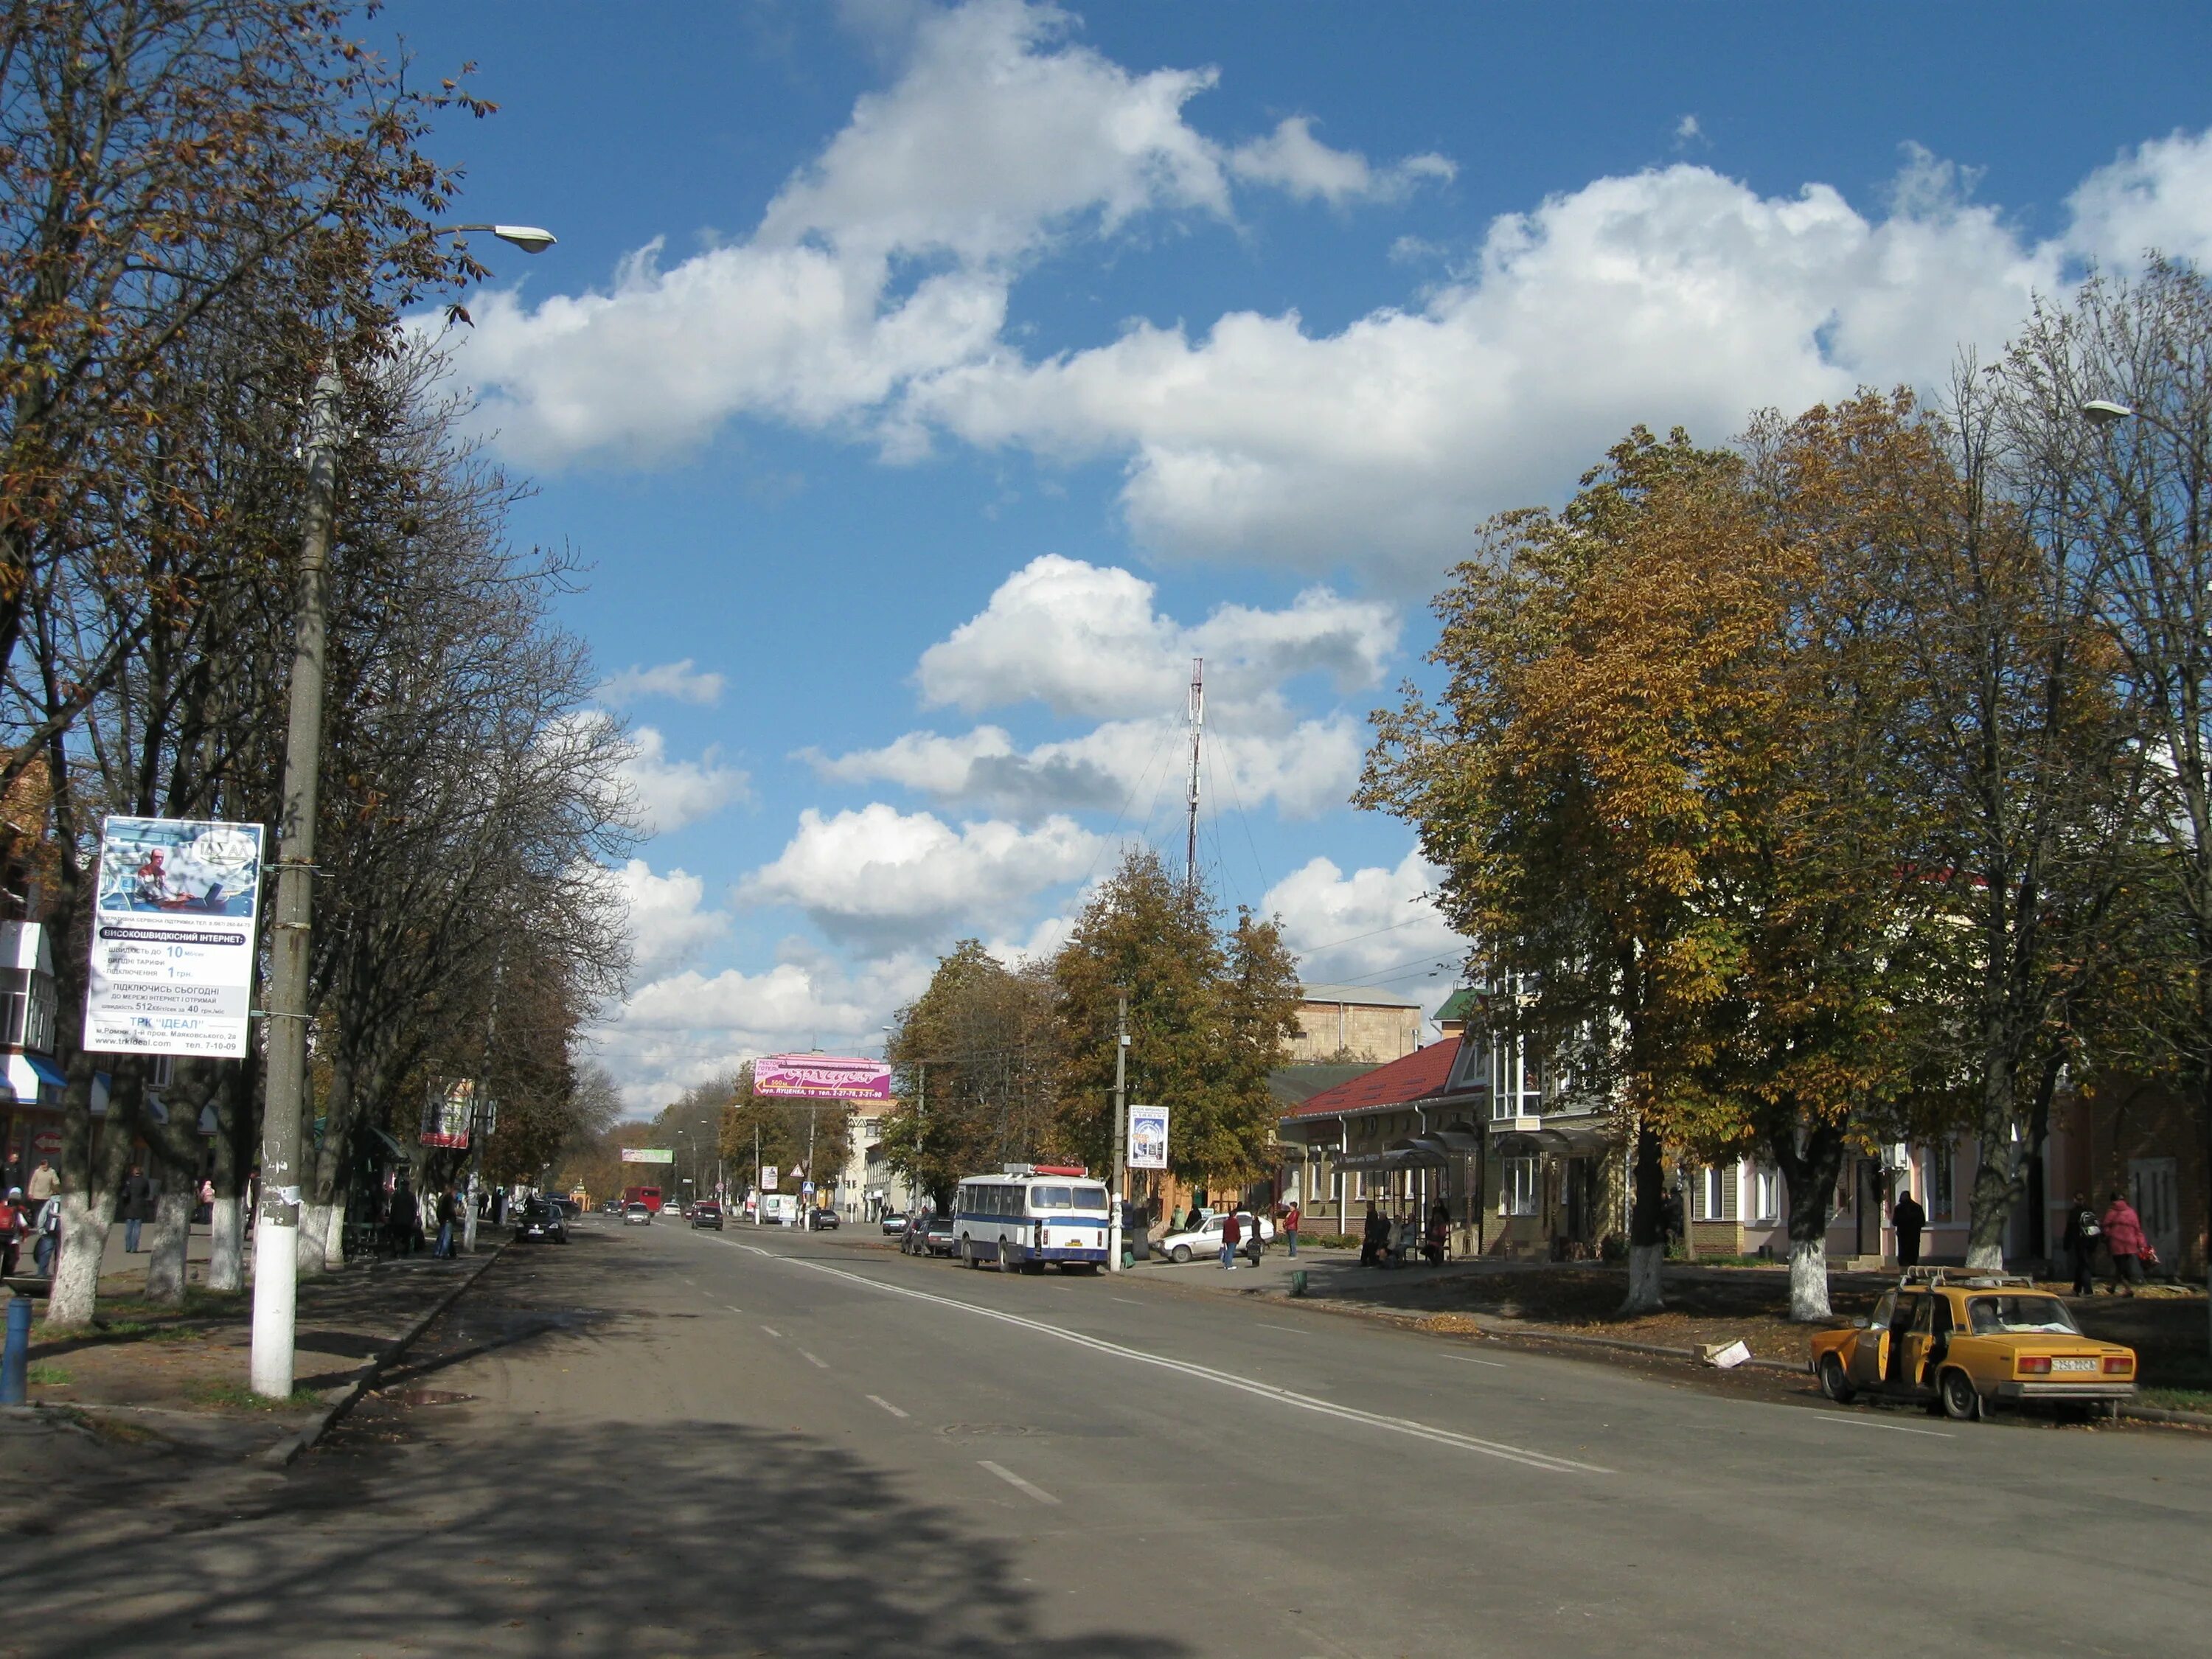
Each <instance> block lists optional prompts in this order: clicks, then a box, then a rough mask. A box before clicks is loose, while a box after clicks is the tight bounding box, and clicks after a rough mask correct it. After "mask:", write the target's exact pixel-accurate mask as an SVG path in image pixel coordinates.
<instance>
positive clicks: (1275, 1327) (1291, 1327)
mask: <svg viewBox="0 0 2212 1659" xmlns="http://www.w3.org/2000/svg"><path fill="white" fill-rule="evenodd" d="M1255 1324H1257V1325H1258V1326H1259V1327H1260V1328H1261V1330H1263V1331H1288V1332H1289V1333H1290V1334H1291V1335H1292V1336H1311V1335H1312V1334H1313V1333H1312V1332H1311V1331H1302V1330H1300V1329H1299V1328H1297V1326H1295V1325H1270V1324H1269V1323H1268V1322H1267V1321H1266V1320H1264V1319H1261V1320H1256V1321H1255Z"/></svg>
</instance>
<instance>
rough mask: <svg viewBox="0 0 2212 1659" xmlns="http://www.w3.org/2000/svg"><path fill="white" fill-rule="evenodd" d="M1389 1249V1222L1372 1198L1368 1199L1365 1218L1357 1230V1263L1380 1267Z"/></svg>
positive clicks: (1362, 1265) (1363, 1265) (1384, 1262)
mask: <svg viewBox="0 0 2212 1659" xmlns="http://www.w3.org/2000/svg"><path fill="white" fill-rule="evenodd" d="M1389 1251H1390V1224H1389V1222H1388V1221H1387V1220H1385V1219H1384V1218H1383V1213H1382V1212H1381V1211H1379V1210H1377V1209H1376V1207H1375V1201H1374V1200H1372V1199H1370V1200H1368V1202H1367V1219H1366V1221H1365V1223H1364V1224H1363V1225H1362V1226H1361V1227H1360V1230H1359V1265H1360V1266H1361V1267H1383V1266H1384V1265H1386V1258H1387V1257H1388V1256H1389Z"/></svg>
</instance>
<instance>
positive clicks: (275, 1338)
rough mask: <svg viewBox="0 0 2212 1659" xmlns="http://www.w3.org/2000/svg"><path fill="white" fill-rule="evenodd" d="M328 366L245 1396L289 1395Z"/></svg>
mask: <svg viewBox="0 0 2212 1659" xmlns="http://www.w3.org/2000/svg"><path fill="white" fill-rule="evenodd" d="M343 396H344V388H343V385H342V384H341V383H340V381H339V380H338V376H337V370H336V369H335V368H332V367H331V366H330V365H328V364H325V366H324V368H323V370H322V372H321V373H320V374H318V375H317V376H316V377H315V394H314V401H313V404H311V405H310V406H309V409H308V413H307V502H306V517H307V527H306V533H305V534H304V535H303V537H302V538H301V544H300V591H299V593H298V596H297V601H296V603H297V607H298V608H297V613H296V615H295V618H294V624H293V625H294V638H293V642H292V686H291V708H290V711H289V716H288V725H287V728H286V732H285V738H284V816H283V822H282V823H281V824H280V826H279V830H280V837H281V838H280V840H279V842H278V852H277V859H276V925H275V927H273V928H272V929H271V930H270V931H271V938H270V957H271V962H270V974H269V997H268V1006H267V1008H266V1013H267V1016H268V1020H269V1025H268V1032H267V1036H268V1043H269V1061H268V1065H269V1070H268V1075H267V1082H266V1085H265V1086H264V1104H263V1110H262V1119H261V1202H260V1205H259V1213H258V1215H257V1216H256V1218H255V1220H254V1227H253V1346H252V1356H251V1359H250V1361H249V1364H248V1374H249V1376H251V1378H252V1384H253V1391H254V1393H256V1394H258V1395H264V1396H266V1397H268V1398H270V1399H275V1400H289V1398H291V1395H292V1342H293V1334H294V1331H295V1319H296V1316H297V1312H298V1301H299V1280H300V1105H301V1097H302V1095H303V1094H304V1092H305V1088H304V1085H305V1084H306V1082H307V1018H308V1014H307V944H308V932H309V925H310V922H311V920H312V916H313V905H314V865H315V795H316V784H317V781H318V779H319V774H320V772H321V769H322V763H323V657H324V642H325V635H326V634H327V631H328V626H329V621H328V617H327V615H326V608H327V605H328V599H329V596H328V592H327V588H328V580H327V574H328V571H329V567H330V559H331V517H332V514H333V513H334V511H335V502H336V500H337V447H338V404H339V400H340V399H341V398H343Z"/></svg>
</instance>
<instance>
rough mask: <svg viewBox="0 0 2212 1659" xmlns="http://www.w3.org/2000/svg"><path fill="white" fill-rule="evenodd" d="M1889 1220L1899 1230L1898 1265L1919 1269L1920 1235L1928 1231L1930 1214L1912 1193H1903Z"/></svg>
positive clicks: (1899, 1196) (1890, 1213)
mask: <svg viewBox="0 0 2212 1659" xmlns="http://www.w3.org/2000/svg"><path fill="white" fill-rule="evenodd" d="M1889 1218H1890V1220H1891V1222H1892V1223H1893V1225H1895V1226H1896V1228H1897V1265H1898V1266H1899V1267H1918V1266H1919V1265H1920V1235H1921V1234H1923V1233H1924V1232H1926V1231H1928V1212H1927V1211H1925V1210H1923V1209H1922V1208H1921V1207H1920V1200H1918V1199H1917V1198H1915V1197H1913V1195H1912V1194H1911V1193H1901V1194H1899V1195H1898V1200H1897V1206H1896V1207H1895V1208H1894V1209H1893V1210H1892V1211H1891V1212H1889Z"/></svg>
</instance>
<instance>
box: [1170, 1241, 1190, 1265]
mask: <svg viewBox="0 0 2212 1659" xmlns="http://www.w3.org/2000/svg"><path fill="white" fill-rule="evenodd" d="M1170 1254H1171V1255H1173V1257H1174V1259H1175V1261H1176V1263H1177V1265H1181V1264H1182V1263H1183V1262H1186V1261H1189V1260H1190V1246H1189V1245H1188V1244H1178V1245H1176V1247H1175V1249H1174V1250H1173V1251H1172V1252H1170Z"/></svg>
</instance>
